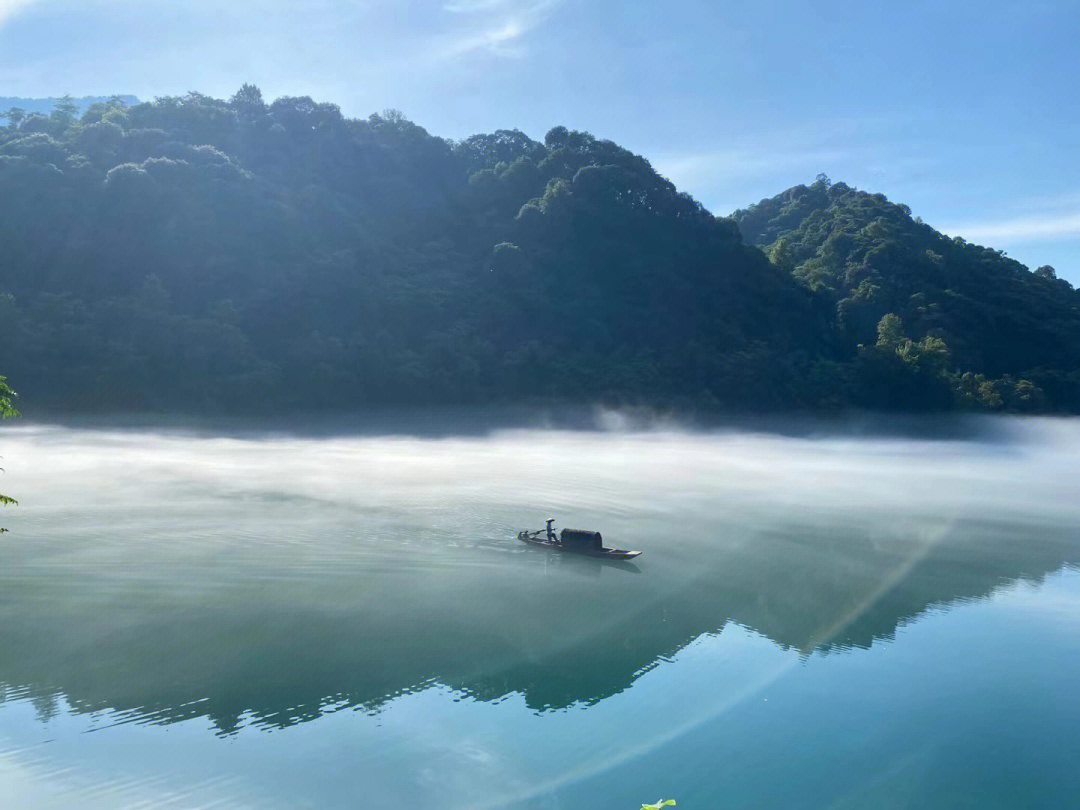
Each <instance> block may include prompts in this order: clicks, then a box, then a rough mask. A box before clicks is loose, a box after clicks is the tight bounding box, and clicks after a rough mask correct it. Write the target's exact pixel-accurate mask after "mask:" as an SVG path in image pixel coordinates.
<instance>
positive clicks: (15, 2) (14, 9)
mask: <svg viewBox="0 0 1080 810" xmlns="http://www.w3.org/2000/svg"><path fill="white" fill-rule="evenodd" d="M36 2H38V0H0V25H3V24H4V23H5V22H7V20H8V19H9V18H11V17H13V16H15V15H16V14H18V13H19V12H20V11H21V10H22V9H24V8H26V7H27V6H29V5H31V4H32V3H36Z"/></svg>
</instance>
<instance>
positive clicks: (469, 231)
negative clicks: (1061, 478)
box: [0, 85, 1080, 411]
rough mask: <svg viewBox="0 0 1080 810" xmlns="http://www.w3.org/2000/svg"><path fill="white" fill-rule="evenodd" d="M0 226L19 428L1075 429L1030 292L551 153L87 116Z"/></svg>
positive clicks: (853, 212) (208, 108) (1072, 401)
mask: <svg viewBox="0 0 1080 810" xmlns="http://www.w3.org/2000/svg"><path fill="white" fill-rule="evenodd" d="M0 199H2V200H3V201H4V204H3V216H2V217H0V244H3V245H4V250H3V251H2V252H0V362H3V363H4V367H5V370H6V371H8V373H11V374H12V375H13V376H15V375H17V378H18V379H19V381H20V388H21V389H22V390H23V392H24V393H28V394H29V397H28V398H29V400H30V401H32V402H35V403H40V405H41V406H42V407H46V406H47V407H52V408H65V409H75V410H100V409H108V410H121V409H158V410H161V409H183V410H202V409H214V410H232V411H254V410H260V411H267V410H281V409H300V408H304V409H313V408H323V409H351V408H359V407H366V406H371V405H378V404H393V403H414V404H422V403H468V402H481V401H483V402H491V401H508V400H531V399H550V398H557V399H569V400H576V401H605V402H612V403H625V402H648V403H657V404H665V405H683V406H692V407H701V408H707V409H717V408H756V409H766V408H767V409H780V408H819V407H825V406H828V407H835V406H844V405H852V404H855V405H871V406H875V407H904V408H907V407H934V408H939V407H953V406H955V405H978V406H983V407H1035V406H1039V407H1041V406H1044V405H1045V406H1049V407H1056V408H1070V409H1075V408H1078V407H1080V396H1078V395H1077V388H1078V386H1077V384H1076V379H1075V369H1076V359H1077V357H1078V356H1080V332H1078V324H1080V317H1078V315H1077V309H1076V293H1075V292H1074V291H1073V290H1072V288H1071V287H1069V286H1068V284H1067V283H1066V282H1064V281H1060V280H1058V279H1056V278H1054V276H1053V273H1052V272H1051V273H1049V274H1048V273H1045V272H1043V271H1040V273H1039V274H1033V273H1030V272H1028V271H1027V270H1026V269H1025V268H1023V267H1022V266H1020V265H1018V264H1016V263H1015V262H1011V261H1010V260H1007V259H1005V258H1004V257H1002V256H1001V255H1000V254H998V253H995V252H994V251H989V250H985V249H983V248H976V247H974V246H971V245H965V244H963V243H955V242H952V241H951V240H947V239H945V237H942V236H941V235H940V234H936V233H935V232H934V231H932V230H931V229H929V228H928V227H926V226H923V225H920V224H918V223H915V222H914V221H912V220H911V219H910V217H909V216H908V214H907V212H906V209H904V208H903V207H902V206H894V205H892V204H890V203H888V202H887V201H885V200H884V198H881V197H872V196H870V195H865V194H862V193H861V192H854V191H852V190H850V189H847V188H846V187H844V186H841V185H840V184H837V185H835V186H834V185H830V184H828V183H827V182H826V181H824V180H822V181H819V182H818V183H816V184H814V185H813V186H810V187H800V188H799V189H792V190H791V191H789V192H787V193H786V194H785V195H781V197H778V198H776V199H775V200H767V201H763V202H762V203H759V204H758V205H757V206H754V207H753V208H751V209H748V211H744V212H740V213H739V217H738V224H736V221H734V220H732V219H727V218H718V217H715V216H713V215H712V214H710V213H709V212H708V211H706V210H705V209H704V208H702V206H701V205H699V204H698V203H697V202H695V201H694V200H693V199H691V198H690V197H689V196H687V195H686V194H683V193H680V192H679V191H678V190H677V189H676V188H675V187H674V186H673V185H672V184H671V183H670V182H669V181H667V180H666V179H665V178H663V177H661V176H660V175H658V174H657V173H656V172H655V171H653V169H652V167H651V166H650V165H649V163H648V161H646V160H645V159H644V158H642V157H640V156H637V155H634V154H632V153H630V152H628V151H627V150H625V149H622V148H620V147H618V146H617V145H615V144H613V143H611V142H610V141H604V140H598V139H596V138H594V137H593V136H591V135H589V134H587V133H582V132H573V131H569V130H567V129H565V128H563V127H556V128H555V129H552V130H551V131H550V132H549V133H548V134H547V136H546V138H545V139H544V141H543V142H542V143H541V142H538V141H534V140H532V139H531V138H529V137H527V136H526V135H524V134H523V133H521V132H518V131H516V130H515V131H509V130H500V131H497V132H494V133H491V134H486V135H477V136H473V137H471V138H468V139H465V140H463V141H458V142H451V141H447V140H444V139H441V138H437V137H433V136H431V135H429V134H428V133H427V132H426V131H424V130H423V129H422V128H420V127H419V126H417V125H416V124H414V123H412V122H410V121H408V120H407V119H406V118H404V116H402V115H401V114H400V113H397V112H394V111H389V112H386V113H383V114H382V115H373V116H371V117H369V118H367V119H349V118H346V117H344V116H343V115H342V114H341V112H340V110H339V109H338V108H337V107H336V106H335V105H332V104H325V103H317V102H315V101H313V100H312V99H310V98H306V97H304V98H279V99H277V100H275V101H273V102H267V101H266V100H265V99H264V98H263V96H262V93H261V92H260V91H259V89H258V88H256V87H254V86H251V85H244V86H243V87H241V88H240V90H239V91H238V92H237V93H236V94H235V95H234V96H233V97H232V98H231V99H229V100H218V99H213V98H209V97H206V96H203V95H200V94H197V93H189V94H188V95H186V96H181V97H169V98H159V99H157V100H155V101H153V102H149V103H141V104H135V105H133V106H128V105H127V104H126V103H125V102H124V101H123V100H122V99H111V100H108V101H104V102H99V103H95V104H93V105H91V106H89V107H88V108H87V109H86V110H85V111H84V112H83V113H82V114H81V115H77V114H76V111H75V110H72V109H70V107H65V108H64V109H60V108H55V109H53V111H52V113H50V114H49V115H43V114H28V115H25V116H24V117H21V118H20V119H19V120H18V121H17V122H16V121H11V122H10V123H9V124H8V126H6V127H3V128H0ZM740 227H741V228H742V229H743V233H742V234H740ZM744 235H745V237H746V238H745V240H744ZM751 243H752V244H751ZM755 245H757V246H761V247H764V248H767V250H766V251H764V252H763V251H762V250H760V249H759V248H758V247H756V246H755ZM920 295H921V296H923V297H922V298H919V296H920ZM889 313H893V314H895V315H896V316H897V317H898V318H899V319H900V323H901V326H899V327H897V328H898V329H899V330H900V331H902V332H903V333H904V339H907V340H909V342H910V343H911V346H910V347H907V344H903V345H901V343H898V342H896V341H893V343H895V344H896V345H893V343H889V344H888V346H886V347H882V346H881V345H880V344H879V342H878V340H877V327H878V322H879V321H880V320H881V318H882V317H883V316H884V315H886V314H889ZM890 328H892V327H890ZM927 337H929V338H934V339H935V340H937V341H938V342H940V343H942V345H941V346H938V344H937V343H934V344H933V345H930V344H926V343H925V342H924V338H927ZM905 347H906V348H905ZM931 358H933V361H932V362H931ZM965 372H966V373H967V374H969V375H971V377H970V379H969V382H968V383H967V384H966V388H965V387H964V386H963V385H961V382H960V380H961V377H962V376H963V374H964V373H965ZM1070 375H1073V376H1072V377H1070ZM928 380H929V381H931V382H932V383H933V385H932V386H931V387H932V388H933V390H934V391H935V392H936V393H934V394H933V395H931V396H928V397H921V396H920V395H919V394H918V391H919V390H921V389H922V388H923V387H925V385H926V384H928V383H927V381H928ZM1021 380H1029V381H1031V382H1027V383H1026V385H1028V386H1031V391H1029V392H1028V393H1031V392H1036V393H1032V397H1029V399H1030V400H1031V402H1030V403H1029V402H1028V401H1027V400H1022V399H1018V398H1015V397H1013V396H1012V394H1011V392H1012V389H1013V388H1014V387H1015V386H1016V385H1018V384H1019V381H1021ZM984 387H988V388H987V391H989V390H991V389H993V391H995V392H996V393H997V396H998V400H996V401H995V400H994V399H993V397H990V396H989V394H987V396H986V397H983V396H981V395H980V394H979V392H980V391H982V390H983V388H984ZM972 391H974V392H975V393H974V394H972V393H971V392H972ZM1025 391H1028V389H1026V388H1025ZM1043 392H1045V397H1044V398H1043ZM1014 400H1015V401H1014ZM995 402H996V404H995Z"/></svg>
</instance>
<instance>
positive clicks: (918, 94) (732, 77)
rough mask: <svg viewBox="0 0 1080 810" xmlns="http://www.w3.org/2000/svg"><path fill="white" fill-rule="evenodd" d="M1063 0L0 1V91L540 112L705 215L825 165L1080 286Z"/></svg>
mask: <svg viewBox="0 0 1080 810" xmlns="http://www.w3.org/2000/svg"><path fill="white" fill-rule="evenodd" d="M1078 34H1080V0H1077V2H1038V0H1028V2H993V0H983V2H971V3H967V2H942V0H937V2H907V3H869V2H865V1H864V2H829V3H826V2H812V0H799V1H798V2H791V1H789V0H775V1H774V0H759V1H758V2H753V3H747V2H739V3H728V2H719V1H718V0H711V1H710V2H695V1H693V0H688V1H687V2H679V1H678V0H668V1H667V2H636V1H635V0H622V2H597V1H596V0H594V1H593V2H587V1H586V0H430V1H425V2H421V0H396V1H392V0H371V1H370V2H362V1H360V2H343V1H341V0H308V2H304V3H297V2H283V1H282V0H252V1H251V2H244V1H243V0H235V1H234V2H231V3H227V2H221V0H213V1H212V2H211V0H0V96H2V95H10V96H15V95H18V96H36V95H58V94H61V93H65V92H70V93H72V94H73V95H89V94H94V95H96V94H104V93H133V94H135V95H138V96H139V97H141V98H152V97H153V96H155V95H166V94H174V93H183V92H186V91H188V90H199V91H200V92H204V93H208V94H210V95H216V96H225V95H230V94H231V93H232V92H233V91H234V90H235V89H236V88H237V87H238V86H239V85H240V84H241V83H242V82H244V81H252V82H255V83H256V84H258V85H259V86H260V87H261V88H262V89H263V92H264V94H265V95H267V96H268V97H271V98H273V97H276V96H278V95H284V94H290V95H311V96H314V97H315V98H317V99H319V100H326V101H333V102H335V103H338V104H340V105H341V107H342V109H343V110H344V111H345V112H346V114H349V115H357V116H366V115H367V114H368V113H370V112H374V111H378V110H383V109H386V108H390V107H393V108H397V109H400V110H402V111H404V112H405V113H406V115H408V116H409V117H410V118H411V119H413V120H414V121H416V122H417V123H419V124H421V125H422V126H424V127H426V128H427V129H428V130H429V131H431V132H432V133H434V134H437V135H442V136H446V137H453V138H458V137H464V136H466V135H469V134H472V133H474V132H481V131H490V130H492V129H496V128H502V127H506V128H513V127H517V128H520V129H522V130H524V131H525V132H527V133H528V134H530V135H532V136H533V137H537V138H539V137H542V136H543V134H544V133H545V132H546V131H547V130H548V129H549V128H550V127H552V126H554V125H556V124H563V125H566V126H568V127H571V128H577V129H586V130H588V131H590V132H592V133H594V134H595V135H597V136H600V137H605V138H610V139H612V140H614V141H616V142H618V143H620V144H622V145H623V146H626V147H628V148H630V149H632V150H634V151H636V152H640V153H642V154H644V155H645V156H646V157H648V158H649V159H650V160H651V161H652V163H653V165H654V166H656V168H657V169H658V170H659V171H661V172H662V173H664V174H666V175H667V176H668V177H670V178H671V179H672V180H674V181H675V182H676V184H677V185H678V186H679V187H680V188H683V189H685V190H687V191H689V192H690V193H691V194H693V195H694V196H695V197H697V198H698V199H700V200H701V201H702V202H703V203H704V204H705V205H706V206H708V207H709V208H710V209H711V210H712V211H714V212H715V213H719V214H726V213H730V212H731V211H732V210H733V209H734V208H737V207H740V206H742V205H746V204H748V203H750V202H753V201H756V200H758V199H761V198H762V197H766V196H771V195H773V194H775V193H777V192H779V191H781V190H783V189H785V188H787V187H789V186H791V185H794V184H796V183H800V182H809V181H811V180H812V179H813V177H814V176H815V175H816V174H817V173H818V172H825V173H826V174H828V175H829V176H830V177H832V178H833V179H834V180H843V181H845V182H847V183H850V184H852V185H855V186H858V187H860V188H865V189H868V190H872V191H881V192H883V193H885V194H887V195H888V196H889V197H890V198H891V199H893V200H896V201H898V202H905V203H907V204H908V205H910V206H911V209H912V211H913V213H915V214H917V215H919V216H921V217H922V218H923V219H924V220H925V221H927V222H928V223H930V224H931V225H934V226H935V227H937V228H939V229H941V230H944V231H945V232H947V233H949V234H954V235H961V236H964V237H966V238H969V239H971V240H972V241H977V242H980V243H982V244H988V245H991V246H993V247H996V248H1001V249H1003V250H1005V251H1006V252H1007V253H1008V254H1009V255H1010V256H1014V257H1015V258H1017V259H1020V260H1021V261H1023V262H1025V263H1026V264H1029V265H1031V266H1032V267H1034V266H1037V265H1040V264H1052V265H1054V266H1055V267H1056V268H1057V270H1058V272H1059V274H1060V275H1062V276H1064V277H1066V278H1068V279H1070V280H1071V281H1073V283H1075V284H1080V81H1078V68H1080V55H1078V53H1080V51H1078V46H1077V35H1078Z"/></svg>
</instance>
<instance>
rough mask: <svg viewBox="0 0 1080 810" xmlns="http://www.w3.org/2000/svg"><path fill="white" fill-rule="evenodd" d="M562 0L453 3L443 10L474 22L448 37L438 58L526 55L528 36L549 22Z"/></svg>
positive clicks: (465, 0) (467, 0) (457, 0)
mask: <svg viewBox="0 0 1080 810" xmlns="http://www.w3.org/2000/svg"><path fill="white" fill-rule="evenodd" d="M560 2H561V0H526V1H525V2H521V0H452V1H451V2H449V3H446V4H445V5H444V6H443V10H444V11H446V12H449V13H450V14H452V15H454V17H456V18H458V19H459V20H463V21H467V22H471V23H473V24H472V25H469V24H466V25H461V26H458V27H456V30H455V31H454V32H453V33H451V34H449V35H447V36H445V37H444V38H443V41H442V42H441V44H440V47H438V48H436V49H435V51H434V55H435V56H436V57H437V58H439V59H449V58H454V57H459V56H464V55H467V54H473V53H487V54H491V55H494V56H501V57H520V56H524V55H525V50H524V47H523V44H522V41H523V40H524V38H525V36H526V34H528V33H529V32H530V31H531V30H532V29H534V28H536V27H537V26H538V25H540V24H541V23H543V22H544V20H546V19H547V17H548V15H549V14H550V13H551V11H552V10H553V9H554V8H555V6H557V5H558V4H559V3H560Z"/></svg>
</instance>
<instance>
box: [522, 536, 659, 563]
mask: <svg viewBox="0 0 1080 810" xmlns="http://www.w3.org/2000/svg"><path fill="white" fill-rule="evenodd" d="M518 540H522V541H524V542H526V543H528V544H530V545H533V546H540V547H541V548H546V549H548V551H565V552H566V553H567V554H579V555H580V556H582V557H598V558H600V559H604V560H632V559H634V557H637V556H638V555H640V554H641V552H640V551H627V550H625V549H621V548H601V549H599V550H595V549H576V548H567V547H565V546H563V544H562V543H555V542H552V541H551V540H548V539H547V538H546V537H544V536H542V535H540V534H534V533H532V532H518Z"/></svg>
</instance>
